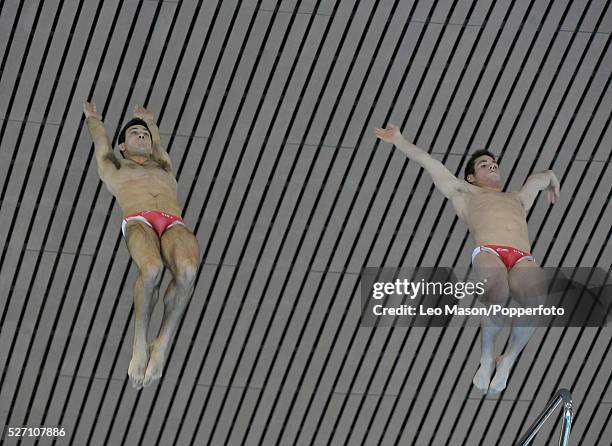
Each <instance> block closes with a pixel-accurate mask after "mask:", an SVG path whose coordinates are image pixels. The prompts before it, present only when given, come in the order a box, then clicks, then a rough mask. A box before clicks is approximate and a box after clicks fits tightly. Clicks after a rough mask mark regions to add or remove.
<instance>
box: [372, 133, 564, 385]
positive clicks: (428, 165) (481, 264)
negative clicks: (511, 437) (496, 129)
mask: <svg viewBox="0 0 612 446" xmlns="http://www.w3.org/2000/svg"><path fill="white" fill-rule="evenodd" d="M374 133H375V134H376V136H377V137H378V138H380V139H382V140H383V141H386V142H390V143H392V144H394V145H395V146H396V147H397V148H398V149H399V150H400V151H402V152H403V153H404V154H405V155H406V156H407V157H408V158H410V159H411V160H412V161H415V162H416V163H417V164H419V165H420V166H421V167H423V168H424V169H425V170H426V171H427V172H428V173H429V174H430V175H431V177H432V179H433V182H434V184H435V185H436V187H437V188H438V190H439V191H440V192H442V194H443V195H444V196H445V197H446V198H448V199H450V200H451V202H452V204H453V207H454V209H455V212H456V213H457V216H458V217H459V218H460V219H461V220H463V221H464V222H465V223H466V224H467V226H468V228H469V231H470V234H471V235H472V237H473V238H474V240H475V242H476V248H475V249H474V251H473V252H472V264H473V265H474V271H475V273H476V276H477V277H478V280H479V281H481V282H484V283H486V287H485V294H484V296H481V299H482V300H483V302H484V303H485V304H486V305H493V304H498V305H502V306H503V305H505V304H506V303H507V302H508V298H509V296H510V295H511V296H512V297H514V298H516V299H517V300H518V301H519V302H520V303H521V304H522V305H526V304H528V305H534V304H536V303H537V304H540V303H543V302H542V298H544V297H545V293H546V289H545V286H546V285H545V282H546V281H545V277H544V276H543V272H542V270H541V268H540V267H539V266H538V265H537V264H536V262H535V260H534V258H533V257H532V256H531V254H530V250H531V246H530V243H529V236H528V233H527V220H526V215H527V211H528V210H529V209H530V208H531V206H532V204H533V202H534V201H535V198H536V197H537V195H538V193H539V192H540V191H541V190H545V191H546V198H547V200H548V202H549V203H555V202H556V201H557V200H558V199H559V181H558V180H557V177H556V176H555V174H554V173H553V172H552V171H550V170H547V171H545V172H541V173H536V174H533V175H531V176H530V177H529V178H527V181H526V182H525V184H524V185H523V187H522V188H521V190H520V191H519V192H502V183H501V177H500V174H499V168H498V165H497V163H496V161H495V157H494V156H493V155H492V154H491V153H489V152H488V151H486V150H480V151H477V152H475V153H474V154H473V155H472V157H471V159H470V160H469V161H468V163H467V166H466V168H465V181H464V180H462V179H459V178H456V177H455V176H454V175H453V174H452V173H451V172H450V171H449V170H448V169H447V168H446V167H444V165H443V164H442V163H441V162H439V161H438V160H436V159H435V158H433V157H431V156H430V155H429V154H428V153H427V152H425V151H424V150H422V149H420V148H418V147H416V146H415V145H413V144H411V143H410V142H408V141H406V140H405V139H404V138H403V137H402V134H401V133H400V130H399V128H398V127H397V126H395V125H392V124H390V125H388V126H387V128H386V129H381V128H375V129H374ZM543 286H544V288H542V287H543ZM521 325H527V326H519V324H518V323H513V326H512V330H511V334H510V341H509V343H508V348H507V350H506V352H505V353H504V354H503V355H501V356H499V357H498V358H496V359H495V357H494V353H493V349H494V345H495V338H496V337H497V335H498V334H499V332H500V331H501V329H502V327H503V317H502V316H499V317H492V316H491V317H488V316H487V317H483V318H482V320H481V335H482V354H481V358H480V368H479V369H478V371H477V372H476V375H475V376H474V380H473V383H474V385H475V386H476V387H477V388H478V389H480V390H481V391H482V392H483V393H487V391H488V392H490V393H492V394H494V393H499V392H501V391H502V390H503V389H504V388H505V387H506V381H507V380H508V375H509V374H510V370H511V368H512V366H513V364H514V362H515V361H516V358H517V357H518V355H519V353H520V352H521V350H523V348H524V347H525V345H527V342H528V341H529V338H530V337H531V335H532V334H533V332H534V330H535V328H534V326H533V323H530V324H524V323H523V324H521ZM494 371H495V376H493V372H494ZM492 376H493V378H492V379H491V377H492Z"/></svg>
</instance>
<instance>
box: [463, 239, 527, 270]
mask: <svg viewBox="0 0 612 446" xmlns="http://www.w3.org/2000/svg"><path fill="white" fill-rule="evenodd" d="M480 252H490V253H493V254H495V255H497V257H499V258H500V259H501V261H502V262H504V265H506V268H508V269H510V268H512V267H513V266H514V264H515V263H517V262H520V261H521V260H534V258H533V256H532V255H531V254H529V253H528V252H525V251H521V250H520V249H516V248H513V247H512V246H499V245H480V246H477V247H476V248H475V249H474V251H472V263H473V262H474V257H476V255H477V254H478V253H480Z"/></svg>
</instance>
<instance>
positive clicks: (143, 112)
mask: <svg viewBox="0 0 612 446" xmlns="http://www.w3.org/2000/svg"><path fill="white" fill-rule="evenodd" d="M133 112H134V116H135V117H137V118H140V119H142V120H144V121H153V119H155V114H154V113H153V112H152V111H149V110H147V109H146V108H144V107H142V106H141V105H138V104H136V105H134V110H133Z"/></svg>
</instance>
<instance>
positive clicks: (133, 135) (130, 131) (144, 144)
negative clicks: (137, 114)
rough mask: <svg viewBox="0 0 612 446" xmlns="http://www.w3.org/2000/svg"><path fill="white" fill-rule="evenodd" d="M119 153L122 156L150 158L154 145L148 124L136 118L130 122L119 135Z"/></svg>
mask: <svg viewBox="0 0 612 446" xmlns="http://www.w3.org/2000/svg"><path fill="white" fill-rule="evenodd" d="M118 147H119V151H120V152H121V156H123V157H124V158H127V159H130V157H145V158H150V157H151V155H152V154H153V143H152V142H151V131H150V130H149V127H148V126H147V123H146V122H145V121H144V120H142V119H140V118H134V119H132V120H130V121H128V122H127V123H126V124H125V125H124V126H123V128H122V129H121V132H120V133H119V146H118Z"/></svg>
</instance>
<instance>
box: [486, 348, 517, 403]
mask: <svg viewBox="0 0 612 446" xmlns="http://www.w3.org/2000/svg"><path fill="white" fill-rule="evenodd" d="M495 365H496V367H495V376H494V377H493V380H492V381H491V385H490V386H489V393H492V394H496V393H499V392H501V391H502V390H504V389H505V388H506V383H507V382H508V376H510V370H512V366H513V365H514V358H511V357H509V356H504V355H502V356H499V357H498V358H497V359H496V360H495Z"/></svg>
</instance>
